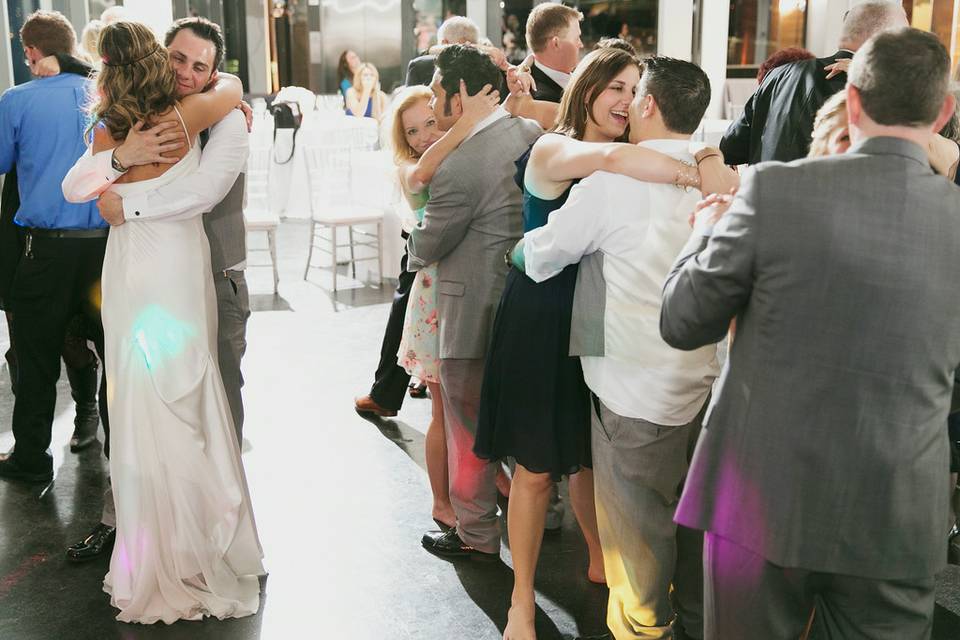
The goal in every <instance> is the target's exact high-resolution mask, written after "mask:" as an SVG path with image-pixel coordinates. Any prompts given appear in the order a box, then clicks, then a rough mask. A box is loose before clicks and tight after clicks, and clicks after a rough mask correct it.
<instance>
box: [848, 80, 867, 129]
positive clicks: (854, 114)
mask: <svg viewBox="0 0 960 640" xmlns="http://www.w3.org/2000/svg"><path fill="white" fill-rule="evenodd" d="M846 92H847V126H848V127H856V126H858V125H859V124H860V117H861V115H862V114H863V103H862V102H860V90H859V89H857V88H856V87H855V86H853V85H852V84H850V83H849V82H848V83H847V88H846Z"/></svg>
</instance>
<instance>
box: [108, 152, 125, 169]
mask: <svg viewBox="0 0 960 640" xmlns="http://www.w3.org/2000/svg"><path fill="white" fill-rule="evenodd" d="M110 166H111V167H113V170H114V171H116V172H118V173H126V172H127V168H126V167H125V166H123V165H122V164H120V161H119V160H117V150H116V149H114V150H113V152H112V153H111V154H110Z"/></svg>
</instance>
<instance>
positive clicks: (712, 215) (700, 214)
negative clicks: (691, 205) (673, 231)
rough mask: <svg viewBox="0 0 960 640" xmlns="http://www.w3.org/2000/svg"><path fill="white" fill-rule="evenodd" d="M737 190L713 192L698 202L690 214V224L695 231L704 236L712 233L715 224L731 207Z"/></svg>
mask: <svg viewBox="0 0 960 640" xmlns="http://www.w3.org/2000/svg"><path fill="white" fill-rule="evenodd" d="M736 192H737V191H736V189H731V190H730V193H725V194H720V193H711V194H710V195H709V196H707V197H706V198H704V199H703V200H701V201H700V202H698V203H697V207H696V209H694V211H693V213H691V214H690V226H691V227H693V230H694V233H698V234H700V235H703V236H709V235H711V234H712V233H713V225H715V224H717V222H718V221H719V220H720V218H721V217H723V214H725V213H726V212H727V210H728V209H729V208H730V205H731V204H732V203H733V196H734V194H736Z"/></svg>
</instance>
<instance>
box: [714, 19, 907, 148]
mask: <svg viewBox="0 0 960 640" xmlns="http://www.w3.org/2000/svg"><path fill="white" fill-rule="evenodd" d="M905 26H907V16H906V13H905V12H904V10H903V7H901V6H900V4H899V3H890V2H879V1H872V2H865V3H863V4H860V5H857V6H856V7H854V8H853V9H851V10H850V11H848V12H847V15H846V16H845V17H844V22H843V31H842V32H841V34H840V42H839V46H838V49H839V51H837V52H836V53H835V54H833V55H832V56H829V57H827V58H818V59H813V60H802V61H799V62H795V63H793V64H788V65H784V66H782V67H778V68H776V69H774V70H772V71H771V72H770V73H768V74H767V77H766V78H764V80H763V83H762V84H761V85H760V87H759V88H758V89H757V90H756V91H755V92H754V94H753V95H752V96H750V99H749V100H748V101H747V103H746V105H744V108H743V114H742V115H741V116H740V118H739V119H738V120H736V121H735V122H734V123H733V124H731V125H730V128H729V129H727V132H726V134H724V136H723V140H722V141H721V142H720V150H721V151H722V152H723V156H724V158H725V159H726V161H727V162H728V163H729V164H755V163H757V162H764V161H766V160H779V161H782V162H789V161H791V160H796V159H798V158H805V157H806V155H807V152H808V151H809V149H810V136H811V133H812V131H813V120H814V118H815V117H816V115H817V110H818V109H820V107H821V106H823V103H824V102H826V101H827V99H828V98H830V96H832V95H833V94H835V93H836V92H837V91H840V90H841V89H842V88H843V87H844V85H845V84H846V83H847V75H846V73H840V74H839V75H836V76H835V77H833V78H830V79H827V75H828V74H829V71H828V70H825V67H827V66H828V65H831V64H833V63H835V62H836V61H837V60H840V59H843V58H852V57H853V54H854V52H855V51H856V50H857V49H859V48H860V46H861V45H862V44H863V43H864V42H866V41H867V39H869V38H870V36H872V35H873V34H875V33H878V32H880V31H883V30H884V29H891V28H897V27H905Z"/></svg>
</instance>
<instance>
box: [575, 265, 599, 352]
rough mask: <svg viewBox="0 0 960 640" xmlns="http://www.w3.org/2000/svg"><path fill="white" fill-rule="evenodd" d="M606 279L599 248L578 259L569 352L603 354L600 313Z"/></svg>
mask: <svg viewBox="0 0 960 640" xmlns="http://www.w3.org/2000/svg"><path fill="white" fill-rule="evenodd" d="M606 306H607V281H606V280H605V279H604V277H603V254H602V253H600V252H599V251H597V252H595V253H590V254H588V255H585V256H583V258H581V259H580V269H579V270H578V271H577V284H576V287H575V288H574V290H573V315H572V316H571V318H570V355H571V356H602V355H604V333H603V332H604V315H605V313H604V312H605V310H606Z"/></svg>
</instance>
